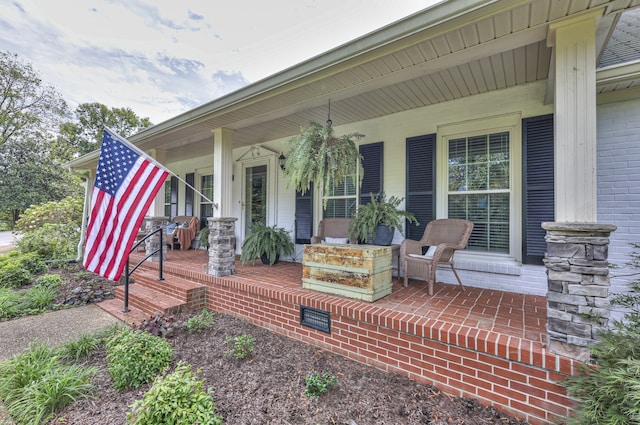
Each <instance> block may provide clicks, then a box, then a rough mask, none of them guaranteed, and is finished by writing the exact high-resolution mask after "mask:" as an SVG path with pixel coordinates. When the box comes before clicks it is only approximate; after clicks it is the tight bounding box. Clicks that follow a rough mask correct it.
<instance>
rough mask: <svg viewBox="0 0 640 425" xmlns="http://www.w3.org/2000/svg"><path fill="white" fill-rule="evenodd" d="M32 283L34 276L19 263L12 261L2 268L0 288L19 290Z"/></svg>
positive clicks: (0, 267) (0, 271)
mask: <svg viewBox="0 0 640 425" xmlns="http://www.w3.org/2000/svg"><path fill="white" fill-rule="evenodd" d="M32 282H33V276H32V275H31V273H29V270H27V269H25V268H24V267H23V266H22V264H20V263H19V262H16V261H11V262H7V263H5V264H3V265H2V266H0V288H19V287H21V286H26V285H30V284H31V283H32Z"/></svg>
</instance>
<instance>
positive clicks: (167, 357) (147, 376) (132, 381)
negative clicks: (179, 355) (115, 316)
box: [106, 328, 173, 390]
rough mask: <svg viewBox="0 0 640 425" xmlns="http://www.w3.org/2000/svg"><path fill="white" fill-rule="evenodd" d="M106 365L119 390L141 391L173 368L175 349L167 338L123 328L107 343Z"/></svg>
mask: <svg viewBox="0 0 640 425" xmlns="http://www.w3.org/2000/svg"><path fill="white" fill-rule="evenodd" d="M106 345H107V365H108V369H109V373H110V374H111V377H112V378H113V383H114V385H115V387H116V389H118V390H123V389H126V388H132V387H133V388H138V387H140V385H142V384H146V383H147V382H150V381H151V380H152V379H153V378H154V377H155V376H156V375H157V374H158V373H159V372H161V371H163V370H164V369H166V368H167V367H169V366H170V365H171V360H172V357H173V348H172V347H171V345H170V344H169V343H168V342H167V341H165V340H164V339H162V338H160V337H157V336H154V335H151V334H150V333H147V332H143V331H135V330H131V329H129V328H122V330H121V331H120V332H118V333H117V334H115V335H114V336H112V337H111V338H109V339H108V340H107V341H106Z"/></svg>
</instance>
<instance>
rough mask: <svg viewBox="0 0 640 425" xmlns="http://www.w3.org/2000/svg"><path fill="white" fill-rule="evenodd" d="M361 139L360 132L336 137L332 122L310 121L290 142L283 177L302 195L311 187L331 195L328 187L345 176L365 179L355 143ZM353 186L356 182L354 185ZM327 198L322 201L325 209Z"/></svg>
mask: <svg viewBox="0 0 640 425" xmlns="http://www.w3.org/2000/svg"><path fill="white" fill-rule="evenodd" d="M362 137H364V135H363V134H360V133H349V134H345V135H343V136H336V135H335V133H334V131H333V127H331V120H327V124H326V125H324V126H323V125H321V124H318V123H317V122H311V124H310V125H309V127H306V128H302V129H300V134H298V135H297V136H296V137H294V138H292V139H290V140H289V142H288V143H289V146H290V149H289V153H288V154H287V158H286V160H285V167H284V171H283V173H284V175H285V177H287V178H289V181H288V182H287V187H289V185H290V184H293V185H294V186H295V189H296V190H297V191H299V192H302V193H305V192H307V191H308V190H309V188H310V187H311V185H312V184H314V185H315V187H316V188H318V189H320V190H323V191H324V193H330V191H331V184H332V183H333V182H339V181H341V180H343V179H344V178H346V177H351V178H355V177H354V176H356V175H358V176H359V178H360V182H361V181H362V177H363V176H364V169H363V167H362V156H361V155H360V152H359V151H358V147H357V146H356V144H355V141H354V140H358V139H361V138H362ZM354 183H355V182H354ZM326 202H327V200H326V198H325V200H324V203H325V207H326Z"/></svg>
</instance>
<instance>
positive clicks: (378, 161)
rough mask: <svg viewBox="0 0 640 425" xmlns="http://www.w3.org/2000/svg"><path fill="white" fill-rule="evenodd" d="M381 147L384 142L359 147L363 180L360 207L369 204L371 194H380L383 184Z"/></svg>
mask: <svg viewBox="0 0 640 425" xmlns="http://www.w3.org/2000/svg"><path fill="white" fill-rule="evenodd" d="M383 147H384V142H377V143H368V144H366V145H360V147H359V149H360V155H362V168H364V178H363V179H362V186H360V205H364V204H368V203H369V202H371V194H372V193H373V194H374V195H379V194H380V193H381V192H382V188H383V187H384V186H383V182H382V176H383V171H384V170H383V160H384V157H383Z"/></svg>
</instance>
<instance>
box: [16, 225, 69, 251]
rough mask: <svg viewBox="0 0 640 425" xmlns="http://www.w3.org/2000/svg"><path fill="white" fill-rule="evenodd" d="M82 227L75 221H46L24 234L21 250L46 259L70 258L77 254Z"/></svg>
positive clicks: (20, 241) (20, 243) (20, 242)
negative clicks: (74, 222)
mask: <svg viewBox="0 0 640 425" xmlns="http://www.w3.org/2000/svg"><path fill="white" fill-rule="evenodd" d="M79 240H80V229H79V227H78V226H77V225H75V224H73V223H53V224H49V223H46V224H44V225H43V226H42V227H38V228H35V229H33V230H31V231H29V232H27V233H25V234H24V235H23V236H22V239H20V240H19V241H18V246H19V247H20V251H21V252H23V253H35V254H37V255H38V256H39V257H40V258H43V259H45V260H68V259H70V258H75V257H76V255H77V250H78V249H77V248H78V242H79Z"/></svg>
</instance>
